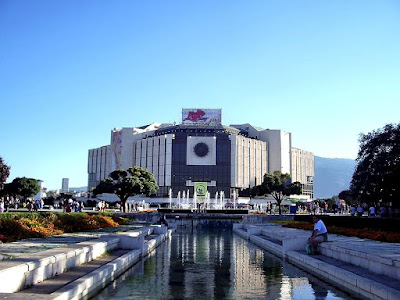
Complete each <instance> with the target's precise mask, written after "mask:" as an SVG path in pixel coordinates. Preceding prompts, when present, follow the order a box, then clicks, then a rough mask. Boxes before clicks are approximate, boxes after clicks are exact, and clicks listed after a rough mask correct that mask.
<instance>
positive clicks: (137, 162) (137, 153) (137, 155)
mask: <svg viewBox="0 0 400 300" xmlns="http://www.w3.org/2000/svg"><path fill="white" fill-rule="evenodd" d="M135 149H136V150H135V157H134V162H135V166H138V167H141V166H142V164H141V157H142V142H141V141H140V140H139V141H136V142H135Z"/></svg>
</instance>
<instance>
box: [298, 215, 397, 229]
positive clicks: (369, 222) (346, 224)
mask: <svg viewBox="0 0 400 300" xmlns="http://www.w3.org/2000/svg"><path fill="white" fill-rule="evenodd" d="M318 216H319V217H320V218H321V220H322V221H323V222H324V223H325V225H326V226H336V227H343V228H351V229H365V228H370V229H372V230H377V231H384V232H396V233H400V219H398V218H368V217H351V216H340V215H339V216H338V215H336V216H329V215H318ZM294 221H303V222H310V223H312V215H295V216H294Z"/></svg>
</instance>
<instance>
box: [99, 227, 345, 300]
mask: <svg viewBox="0 0 400 300" xmlns="http://www.w3.org/2000/svg"><path fill="white" fill-rule="evenodd" d="M92 299H95V300H100V299H101V300H103V299H104V300H105V299H353V298H352V297H351V296H349V295H348V294H346V293H344V292H341V291H339V290H338V289H336V288H334V287H332V286H330V285H329V284H327V283H325V282H324V281H321V280H320V279H317V278H316V277H313V276H312V275H310V274H308V273H306V272H304V271H302V270H300V269H298V268H296V267H295V266H293V265H291V264H289V263H286V262H285V261H283V260H282V259H280V258H278V257H276V256H274V255H273V254H270V253H269V252H267V251H264V250H262V249H260V248H258V247H257V246H255V245H253V244H251V243H249V242H248V241H246V240H243V239H242V238H240V237H239V236H236V235H235V234H233V232H232V230H230V229H215V228H214V229H196V228H189V229H178V230H177V232H175V233H174V234H173V235H172V238H171V239H170V240H168V241H166V242H165V243H163V244H162V245H161V246H159V247H158V248H157V249H156V250H155V251H154V252H153V253H152V254H151V255H150V256H148V257H147V258H145V259H144V260H143V261H139V262H138V263H137V264H136V265H135V266H133V267H132V268H131V269H130V270H128V271H127V272H126V273H124V274H123V275H122V276H121V277H119V278H118V279H117V280H116V281H114V282H113V283H111V284H110V285H109V286H108V287H107V288H106V289H105V290H103V291H102V292H101V293H100V294H98V295H96V296H95V297H93V298H92Z"/></svg>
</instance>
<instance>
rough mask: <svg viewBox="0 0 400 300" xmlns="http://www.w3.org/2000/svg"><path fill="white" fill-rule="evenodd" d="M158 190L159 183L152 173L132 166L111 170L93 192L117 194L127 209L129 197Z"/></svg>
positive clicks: (149, 193) (95, 193)
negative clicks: (125, 168) (126, 168)
mask: <svg viewBox="0 0 400 300" xmlns="http://www.w3.org/2000/svg"><path fill="white" fill-rule="evenodd" d="M157 190H158V185H157V183H156V181H155V179H154V175H153V174H152V173H150V172H149V171H147V170H146V169H144V168H141V167H131V168H129V169H128V170H126V171H125V170H115V171H113V172H111V173H110V175H109V176H108V178H107V179H104V180H102V181H100V183H99V184H98V186H97V187H96V188H95V189H94V190H93V194H94V195H98V194H103V193H110V194H116V195H117V196H118V197H119V199H120V200H121V202H122V206H123V210H124V211H125V204H126V201H127V200H128V198H129V197H131V196H135V195H138V194H146V195H147V196H150V195H152V194H154V193H156V192H157Z"/></svg>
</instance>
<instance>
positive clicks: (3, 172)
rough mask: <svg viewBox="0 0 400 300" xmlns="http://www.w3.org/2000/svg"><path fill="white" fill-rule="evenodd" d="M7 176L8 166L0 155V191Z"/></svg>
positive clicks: (8, 172) (8, 174) (8, 173)
mask: <svg viewBox="0 0 400 300" xmlns="http://www.w3.org/2000/svg"><path fill="white" fill-rule="evenodd" d="M8 176H10V167H9V166H7V165H6V163H5V162H4V160H3V158H2V157H1V156H0V191H1V190H2V189H3V187H4V183H5V182H6V180H7V178H8Z"/></svg>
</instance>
